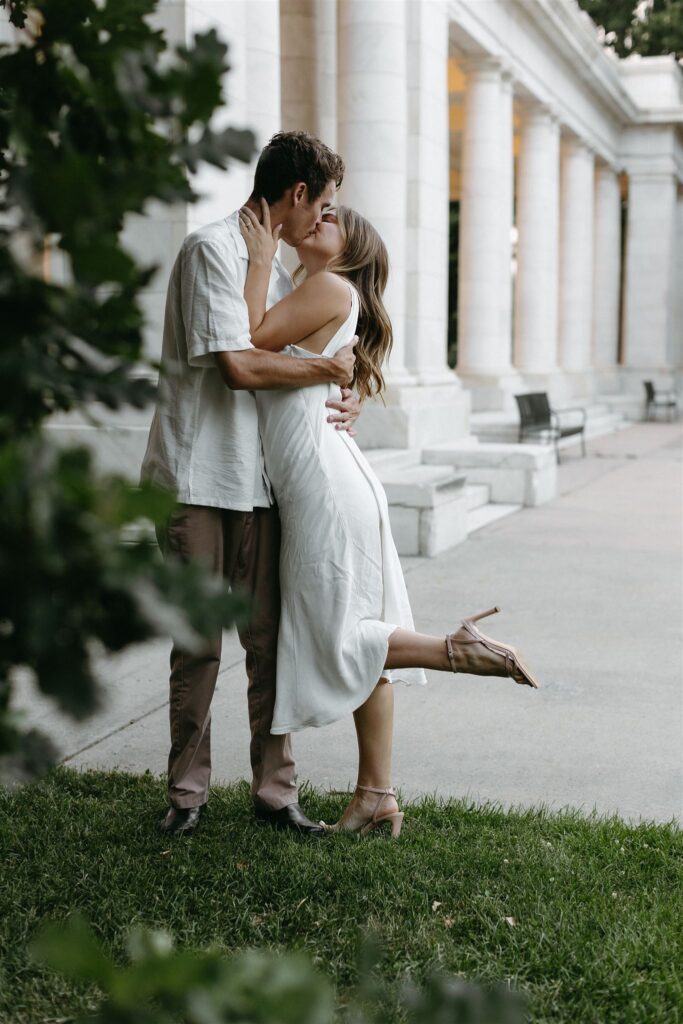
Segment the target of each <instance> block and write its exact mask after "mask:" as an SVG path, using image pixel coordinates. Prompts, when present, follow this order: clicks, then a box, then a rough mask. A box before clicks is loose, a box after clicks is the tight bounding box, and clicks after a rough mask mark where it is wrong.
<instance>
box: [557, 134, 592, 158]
mask: <svg viewBox="0 0 683 1024" xmlns="http://www.w3.org/2000/svg"><path fill="white" fill-rule="evenodd" d="M560 144H561V146H562V148H563V149H564V150H566V151H567V152H568V153H572V152H574V153H581V154H583V155H586V156H590V157H592V158H593V159H595V157H596V156H597V150H596V148H595V146H593V145H592V144H591V143H590V142H588V141H587V140H586V139H582V138H581V137H580V136H578V135H574V133H573V132H566V133H563V135H562V138H561V139H560Z"/></svg>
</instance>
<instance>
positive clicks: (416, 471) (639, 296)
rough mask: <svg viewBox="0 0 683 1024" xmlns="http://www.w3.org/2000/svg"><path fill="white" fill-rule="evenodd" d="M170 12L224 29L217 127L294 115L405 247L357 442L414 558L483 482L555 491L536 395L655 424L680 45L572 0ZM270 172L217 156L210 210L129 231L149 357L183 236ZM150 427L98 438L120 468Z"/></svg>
mask: <svg viewBox="0 0 683 1024" xmlns="http://www.w3.org/2000/svg"><path fill="white" fill-rule="evenodd" d="M157 21H158V24H159V25H160V26H162V27H163V28H164V29H165V30H166V33H167V36H168V39H169V42H170V43H172V44H177V43H183V42H185V41H186V40H189V39H191V38H192V35H193V33H195V32H198V31H204V30H206V29H207V28H210V27H214V28H215V29H216V30H217V31H218V33H219V34H220V35H221V36H222V37H223V38H224V39H225V40H226V41H227V42H228V43H229V46H230V52H229V60H230V64H231V67H232V70H231V71H230V73H229V74H228V75H227V77H226V81H225V98H226V107H225V109H224V111H222V112H221V117H220V122H225V123H229V124H232V125H235V126H238V127H251V128H252V129H253V130H254V131H255V132H256V134H257V137H258V143H259V144H260V145H262V144H264V143H265V142H266V141H267V140H268V138H269V136H270V135H271V134H273V133H274V132H275V131H277V130H278V129H280V128H284V129H306V130H309V131H311V132H313V133H314V134H316V135H318V136H319V137H320V138H322V139H323V141H325V142H326V143H327V144H329V145H330V146H331V147H333V148H335V149H337V150H338V151H339V152H340V153H341V155H342V156H343V158H344V160H345V163H346V176H345V179H344V184H343V186H342V189H341V192H340V197H339V198H340V202H343V203H346V204H348V205H351V206H354V207H356V208H357V209H358V210H360V211H361V212H362V213H363V214H364V215H366V216H367V217H369V218H370V219H371V220H372V221H373V223H374V224H375V225H376V226H377V227H378V229H379V230H380V232H381V234H382V236H383V237H384V239H385V241H386V243H387V246H388V249H389V252H390V258H391V265H392V270H391V281H390V286H389V289H388V307H389V311H390V314H391V316H392V320H393V325H394V331H395V342H394V350H393V353H392V355H391V360H390V365H389V368H388V375H387V376H388V382H389V387H388V395H387V401H386V406H383V405H381V404H379V403H375V404H373V405H371V406H369V407H368V408H366V410H365V411H364V413H363V415H362V417H361V420H360V421H359V427H360V429H359V441H360V443H361V444H362V445H363V447H365V448H366V449H367V450H368V451H369V453H370V455H371V457H372V458H373V460H374V463H375V465H376V467H377V471H378V472H379V474H380V476H381V477H382V479H383V480H384V482H385V486H386V488H387V492H388V494H389V498H390V502H391V505H392V516H393V522H394V528H395V532H396V535H397V540H398V543H399V548H400V550H401V551H402V552H404V553H406V554H410V553H423V554H434V553H436V552H438V551H439V550H442V549H443V548H444V547H446V546H448V545H450V544H452V543H455V542H456V541H458V540H460V539H462V537H463V536H465V535H466V533H467V529H468V527H467V521H468V511H469V512H470V513H471V510H472V507H473V506H474V505H476V503H477V498H476V493H475V492H476V491H477V489H478V490H479V491H480V492H481V496H480V500H481V501H482V502H483V501H485V502H494V503H495V504H497V505H499V506H500V507H501V509H504V508H507V507H508V506H510V505H519V504H535V503H537V502H540V501H544V500H547V499H548V498H549V497H552V495H553V494H554V493H555V458H554V453H553V451H552V449H551V448H550V447H549V446H547V445H536V444H532V445H526V444H525V445H518V444H517V443H516V440H517V435H516V423H517V417H516V407H515V403H514V395H515V394H516V393H521V392H525V391H537V390H539V391H546V392H548V394H549V395H550V398H551V402H552V403H553V405H554V406H557V407H562V406H563V405H565V406H567V405H570V406H576V405H580V406H583V407H585V408H586V409H587V410H588V415H589V425H590V426H591V429H592V430H593V432H594V433H595V432H599V431H600V430H607V429H613V428H614V427H615V426H616V425H617V421H618V420H619V419H620V418H621V416H628V417H631V418H640V417H641V416H642V412H643V380H644V379H651V380H653V381H654V382H655V384H656V385H657V386H659V387H666V388H672V387H673V388H678V387H680V385H681V380H682V378H683V70H682V69H681V67H680V66H679V65H678V63H677V62H676V60H675V59H674V57H673V56H664V57H654V58H640V57H637V56H634V57H632V58H629V59H627V60H619V59H618V58H616V57H615V56H614V55H613V54H612V53H611V52H610V51H608V50H606V49H605V48H604V47H603V46H602V45H601V43H600V41H599V38H598V30H597V29H596V26H595V25H594V24H593V22H592V21H591V20H590V18H589V17H588V16H587V15H586V14H584V13H583V12H582V11H581V10H580V8H579V6H578V4H577V3H576V2H575V0H161V3H160V6H159V9H158V14H157ZM252 173H253V166H252V167H246V166H243V165H239V164H234V165H233V166H232V167H231V169H230V170H229V172H222V171H218V170H214V169H205V170H203V171H202V172H201V173H200V174H199V176H198V179H197V181H196V186H197V188H198V189H199V191H201V192H202V193H203V199H202V201H201V202H199V203H198V204H196V205H194V206H188V207H187V208H174V209H172V210H169V209H165V208H154V209H150V210H149V213H148V215H147V216H146V217H145V218H144V219H143V218H140V219H137V220H136V221H135V222H131V223H130V225H129V227H128V229H127V238H128V240H129V243H130V246H131V247H132V249H133V250H134V251H135V252H136V253H137V254H138V255H139V256H141V257H142V258H143V259H144V260H146V261H154V262H157V263H158V264H159V266H160V270H159V272H158V274H157V275H156V277H155V279H154V281H153V284H152V286H151V287H150V289H149V290H148V292H147V293H146V295H145V308H146V312H147V315H148V349H149V353H150V355H152V356H156V355H157V354H158V352H159V347H160V337H161V321H162V314H163V304H164V294H165V289H166V283H167V280H168V274H169V270H170V267H171V265H172V262H173V260H174V258H175V255H176V253H177V250H178V248H179V246H180V244H181V241H182V239H183V237H184V236H185V235H186V234H187V233H188V232H189V231H191V230H193V229H194V228H195V227H197V226H199V225H201V224H204V223H206V222H208V221H211V220H214V219H217V218H219V217H222V216H225V215H226V214H227V213H229V212H230V211H232V210H233V209H235V208H236V207H237V206H239V205H241V203H242V202H243V201H244V200H245V199H246V197H247V196H248V194H249V191H250V185H251V176H252ZM453 202H458V203H459V249H458V267H459V271H458V341H457V366H456V368H455V370H453V369H451V368H450V367H449V365H448V362H447V314H448V245H449V204H451V203H453ZM124 419H125V418H124ZM65 429H66V428H65ZM145 430H146V422H141V421H138V422H133V421H132V420H130V418H129V419H128V420H126V421H125V422H121V420H120V419H119V420H117V422H116V425H112V428H111V431H110V433H109V435H108V436H105V433H102V434H101V437H100V442H99V447H100V449H101V451H102V453H103V461H104V463H105V464H107V463H109V464H115V465H117V467H118V468H123V467H122V466H121V461H122V453H123V456H124V461H125V462H126V467H127V468H128V469H129V470H130V471H132V472H135V471H136V470H137V465H138V464H139V456H140V453H141V448H142V447H143V442H144V435H145ZM107 452H108V453H109V454H108V455H107ZM136 459H137V460H138V462H137V464H136V463H135V460H136ZM473 485H474V486H473ZM473 495H474V496H473ZM470 519H471V516H470Z"/></svg>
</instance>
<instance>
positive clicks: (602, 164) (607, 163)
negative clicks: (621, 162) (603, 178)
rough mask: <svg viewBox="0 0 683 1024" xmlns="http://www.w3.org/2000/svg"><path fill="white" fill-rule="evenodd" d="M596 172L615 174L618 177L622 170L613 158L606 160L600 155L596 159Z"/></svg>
mask: <svg viewBox="0 0 683 1024" xmlns="http://www.w3.org/2000/svg"><path fill="white" fill-rule="evenodd" d="M595 173H596V174H601V175H606V174H613V175H614V177H615V178H618V177H619V175H620V174H621V170H620V169H619V167H618V166H617V164H616V163H613V162H612V161H611V160H605V159H604V157H598V159H597V160H596V161H595Z"/></svg>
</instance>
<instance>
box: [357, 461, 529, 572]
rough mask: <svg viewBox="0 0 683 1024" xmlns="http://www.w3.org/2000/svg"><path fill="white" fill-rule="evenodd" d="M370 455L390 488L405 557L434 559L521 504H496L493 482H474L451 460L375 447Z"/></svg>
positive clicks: (393, 516) (394, 526) (393, 517)
mask: <svg viewBox="0 0 683 1024" xmlns="http://www.w3.org/2000/svg"><path fill="white" fill-rule="evenodd" d="M365 456H366V458H367V459H368V462H369V463H370V465H371V466H372V467H373V469H374V471H375V472H376V473H377V476H378V477H379V479H380V480H381V481H382V485H383V486H384V489H385V491H386V495H387V500H388V502H389V517H390V520H391V529H392V533H393V535H394V540H395V542H396V547H397V549H398V552H399V554H401V555H422V556H426V557H428V558H429V557H433V556H434V555H437V554H439V553H440V552H441V551H445V550H446V549H447V548H450V547H453V546H454V545H455V544H459V543H461V542H462V541H463V540H465V539H466V537H467V536H468V535H469V534H470V533H473V532H474V531H475V530H478V529H481V527H482V526H485V525H486V524H487V523H490V522H493V521H494V520H495V519H499V518H500V517H501V516H503V515H509V514H510V513H511V512H516V511H517V509H519V508H520V507H521V506H520V505H519V504H512V503H496V504H494V503H492V502H491V500H490V498H491V487H490V485H489V484H486V483H468V481H467V474H466V473H464V472H463V471H462V470H460V469H458V468H456V467H454V465H453V464H451V463H449V461H448V460H445V461H444V462H439V461H433V462H424V461H423V452H422V451H420V450H419V449H392V448H375V449H370V450H368V451H366V452H365Z"/></svg>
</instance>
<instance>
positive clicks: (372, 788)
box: [356, 783, 396, 796]
mask: <svg viewBox="0 0 683 1024" xmlns="http://www.w3.org/2000/svg"><path fill="white" fill-rule="evenodd" d="M356 789H364V790H366V791H367V792H368V793H383V794H384V796H396V790H395V789H394V787H393V786H387V787H386V789H377V787H376V786H360V785H359V784H358V783H356Z"/></svg>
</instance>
